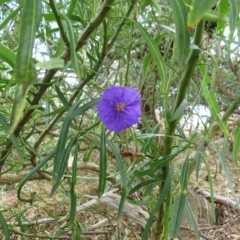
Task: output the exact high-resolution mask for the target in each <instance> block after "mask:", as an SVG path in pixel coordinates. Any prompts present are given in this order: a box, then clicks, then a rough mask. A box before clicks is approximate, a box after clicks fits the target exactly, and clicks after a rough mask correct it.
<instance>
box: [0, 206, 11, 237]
mask: <svg viewBox="0 0 240 240" xmlns="http://www.w3.org/2000/svg"><path fill="white" fill-rule="evenodd" d="M0 226H1V229H2V231H3V234H4V237H5V238H4V239H5V240H10V232H9V229H8V225H7V222H6V220H5V219H4V217H3V215H2V212H1V211H0Z"/></svg>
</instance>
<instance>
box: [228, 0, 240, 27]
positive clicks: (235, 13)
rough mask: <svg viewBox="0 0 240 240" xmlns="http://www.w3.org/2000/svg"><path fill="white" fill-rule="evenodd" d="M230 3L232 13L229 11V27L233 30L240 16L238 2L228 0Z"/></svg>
mask: <svg viewBox="0 0 240 240" xmlns="http://www.w3.org/2000/svg"><path fill="white" fill-rule="evenodd" d="M228 2H229V4H230V13H229V27H230V31H231V32H233V31H234V30H235V27H236V23H237V18H238V15H239V13H238V4H237V2H236V0H228Z"/></svg>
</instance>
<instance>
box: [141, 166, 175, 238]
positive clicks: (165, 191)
mask: <svg viewBox="0 0 240 240" xmlns="http://www.w3.org/2000/svg"><path fill="white" fill-rule="evenodd" d="M173 170H174V168H173V166H172V167H171V168H170V170H169V172H168V176H167V179H166V181H165V183H164V186H163V189H162V191H161V193H160V195H159V197H158V201H157V204H156V205H155V207H154V209H153V210H152V212H151V214H150V216H149V219H148V221H147V224H146V227H145V228H144V231H143V234H142V240H145V239H148V233H149V231H150V228H151V226H152V224H153V222H154V220H153V219H154V217H155V214H156V212H157V211H158V209H159V208H160V207H161V205H162V204H163V203H164V201H165V198H166V196H167V194H168V191H169V189H170V187H171V184H172V178H173V173H174V171H173Z"/></svg>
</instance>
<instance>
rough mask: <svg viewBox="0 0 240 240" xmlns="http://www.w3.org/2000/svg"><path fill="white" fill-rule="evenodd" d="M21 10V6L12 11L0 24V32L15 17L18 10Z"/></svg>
mask: <svg viewBox="0 0 240 240" xmlns="http://www.w3.org/2000/svg"><path fill="white" fill-rule="evenodd" d="M20 9H21V6H19V7H18V8H16V9H15V10H13V11H12V12H11V13H10V14H9V15H8V16H7V17H6V18H5V19H4V20H3V21H2V22H1V24H0V30H2V29H3V28H4V27H5V26H6V25H7V24H8V23H9V22H10V21H12V20H13V19H14V18H15V16H16V15H17V14H18V12H19V10H20Z"/></svg>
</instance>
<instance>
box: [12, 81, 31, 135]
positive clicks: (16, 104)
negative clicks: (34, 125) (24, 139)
mask: <svg viewBox="0 0 240 240" xmlns="http://www.w3.org/2000/svg"><path fill="white" fill-rule="evenodd" d="M30 87H31V85H29V84H27V85H24V84H19V85H18V86H17V88H16V92H15V97H14V101H13V109H12V115H11V121H10V127H9V131H8V134H7V138H9V137H10V136H11V135H12V133H13V132H14V130H15V128H16V126H17V124H18V122H19V120H20V118H21V116H22V112H23V109H24V107H25V103H26V98H27V93H28V91H29V89H30Z"/></svg>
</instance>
